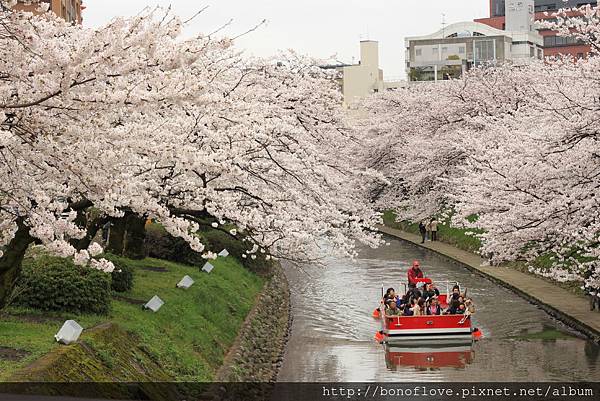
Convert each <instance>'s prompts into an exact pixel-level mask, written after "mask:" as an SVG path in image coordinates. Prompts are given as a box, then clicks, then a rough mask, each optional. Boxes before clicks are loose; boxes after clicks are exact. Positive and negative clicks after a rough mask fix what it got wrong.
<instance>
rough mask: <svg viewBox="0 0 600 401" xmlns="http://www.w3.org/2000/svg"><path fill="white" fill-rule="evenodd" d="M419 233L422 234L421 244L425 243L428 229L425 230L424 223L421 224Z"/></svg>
mask: <svg viewBox="0 0 600 401" xmlns="http://www.w3.org/2000/svg"><path fill="white" fill-rule="evenodd" d="M419 232H420V233H421V244H424V243H425V238H427V229H426V228H425V223H424V222H422V221H421V222H419Z"/></svg>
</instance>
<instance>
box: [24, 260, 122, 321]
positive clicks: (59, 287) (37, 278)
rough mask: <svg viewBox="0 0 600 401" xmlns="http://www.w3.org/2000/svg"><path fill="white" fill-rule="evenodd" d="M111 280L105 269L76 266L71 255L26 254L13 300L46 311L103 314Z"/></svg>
mask: <svg viewBox="0 0 600 401" xmlns="http://www.w3.org/2000/svg"><path fill="white" fill-rule="evenodd" d="M110 282H111V281H110V276H109V275H108V274H107V273H104V272H101V271H99V270H94V269H91V268H89V267H83V266H77V265H75V264H74V263H73V261H72V260H71V259H63V258H58V257H50V256H40V257H37V258H35V259H31V258H29V259H26V260H24V261H23V268H22V272H21V276H20V278H19V280H18V282H17V287H16V298H15V303H16V304H17V305H21V306H26V307H31V308H36V309H42V310H48V311H60V312H75V313H81V312H87V313H97V314H106V313H108V311H109V310H110V300H111V297H110V295H111V292H110Z"/></svg>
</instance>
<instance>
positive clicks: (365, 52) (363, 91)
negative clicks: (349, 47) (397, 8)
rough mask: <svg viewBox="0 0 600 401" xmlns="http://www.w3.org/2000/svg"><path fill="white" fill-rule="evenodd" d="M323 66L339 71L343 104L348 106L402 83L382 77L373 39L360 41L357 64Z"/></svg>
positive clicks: (377, 45) (376, 48) (376, 45)
mask: <svg viewBox="0 0 600 401" xmlns="http://www.w3.org/2000/svg"><path fill="white" fill-rule="evenodd" d="M323 68H335V69H337V70H338V71H340V72H341V79H340V84H341V90H342V94H343V95H344V104H345V105H346V106H348V107H352V105H353V104H355V103H357V102H358V101H360V100H361V99H362V98H364V97H366V96H368V95H370V94H372V93H377V92H382V91H384V90H390V89H395V88H398V87H399V86H401V85H402V84H403V83H402V82H401V81H385V80H384V79H383V70H382V69H381V68H379V43H378V42H377V41H374V40H363V41H361V42H360V61H359V62H358V64H335V65H328V66H323Z"/></svg>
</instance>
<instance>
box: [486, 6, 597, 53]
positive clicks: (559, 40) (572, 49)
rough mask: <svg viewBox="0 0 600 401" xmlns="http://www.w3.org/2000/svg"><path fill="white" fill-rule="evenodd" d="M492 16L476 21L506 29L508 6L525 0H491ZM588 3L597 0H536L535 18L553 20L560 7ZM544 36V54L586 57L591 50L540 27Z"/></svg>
mask: <svg viewBox="0 0 600 401" xmlns="http://www.w3.org/2000/svg"><path fill="white" fill-rule="evenodd" d="M489 2H490V16H489V17H488V18H480V19H476V20H475V22H480V23H482V24H486V25H489V26H491V27H494V28H496V29H501V30H505V29H507V27H506V6H507V4H508V5H509V6H510V7H512V8H514V7H518V6H519V3H523V0H489ZM586 4H591V5H596V4H597V1H596V0H567V1H563V0H535V1H534V5H533V11H534V18H535V20H536V21H542V20H552V19H554V18H555V17H553V16H552V13H553V12H555V11H557V10H558V9H559V8H573V7H580V6H584V5H586ZM539 33H540V35H542V37H543V38H544V55H545V56H555V55H558V54H569V55H572V56H574V57H584V56H585V55H586V54H587V53H588V52H589V50H590V48H589V46H587V45H585V44H583V43H581V42H578V41H577V40H576V39H574V38H572V37H563V36H557V34H556V32H554V31H551V30H548V29H539Z"/></svg>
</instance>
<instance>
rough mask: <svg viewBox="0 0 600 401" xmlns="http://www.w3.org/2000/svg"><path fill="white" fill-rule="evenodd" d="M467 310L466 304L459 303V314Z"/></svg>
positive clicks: (457, 312) (457, 311)
mask: <svg viewBox="0 0 600 401" xmlns="http://www.w3.org/2000/svg"><path fill="white" fill-rule="evenodd" d="M465 311H466V307H465V304H460V303H459V304H458V309H457V310H456V314H457V315H463V314H464V313H465Z"/></svg>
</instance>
